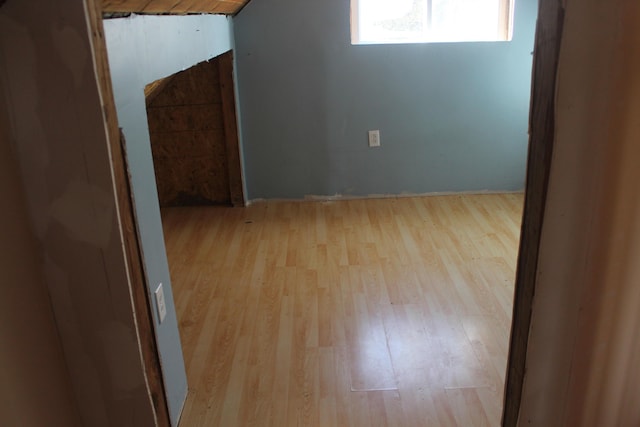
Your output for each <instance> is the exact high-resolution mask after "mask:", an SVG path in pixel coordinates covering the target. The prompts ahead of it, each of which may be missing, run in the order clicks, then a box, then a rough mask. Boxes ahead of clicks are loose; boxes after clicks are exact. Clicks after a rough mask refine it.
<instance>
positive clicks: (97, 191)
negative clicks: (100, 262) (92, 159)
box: [49, 181, 113, 248]
mask: <svg viewBox="0 0 640 427" xmlns="http://www.w3.org/2000/svg"><path fill="white" fill-rule="evenodd" d="M49 213H50V216H51V218H52V219H54V220H55V221H57V222H58V223H60V224H61V225H62V226H63V227H64V228H65V229H66V230H67V231H68V232H69V234H70V235H71V236H72V237H73V238H74V239H76V240H78V241H81V242H86V243H89V244H90V245H93V246H97V247H99V248H106V246H107V244H108V243H109V238H110V236H111V225H112V219H113V199H112V198H111V197H110V196H109V194H108V193H107V192H105V191H104V190H102V189H101V188H98V187H96V186H93V185H91V184H87V183H85V182H79V181H74V182H71V183H70V184H69V186H68V187H67V190H66V191H65V192H64V194H62V196H60V197H59V198H57V199H56V200H54V201H53V203H52V204H51V207H50V210H49Z"/></svg>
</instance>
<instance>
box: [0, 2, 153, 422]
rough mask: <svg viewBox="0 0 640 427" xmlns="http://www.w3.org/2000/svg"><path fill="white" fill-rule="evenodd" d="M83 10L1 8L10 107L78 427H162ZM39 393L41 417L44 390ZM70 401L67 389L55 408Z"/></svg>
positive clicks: (1, 52)
mask: <svg viewBox="0 0 640 427" xmlns="http://www.w3.org/2000/svg"><path fill="white" fill-rule="evenodd" d="M85 7H86V5H85V3H84V2H78V1H72V0H61V1H58V2H55V3H53V2H49V1H44V0H34V1H30V2H21V1H12V0H9V1H7V2H6V3H4V4H3V5H2V7H1V8H0V82H1V85H2V87H3V88H4V95H5V96H4V97H3V99H1V100H0V101H1V102H3V103H4V104H5V105H6V106H7V110H8V115H9V134H10V138H11V141H12V142H13V143H14V144H15V147H16V155H17V158H18V159H19V163H20V170H21V175H22V179H23V183H24V187H25V194H26V196H27V197H26V198H27V206H28V212H29V219H30V223H31V227H32V230H33V234H34V235H35V239H36V242H37V243H36V247H37V248H38V251H39V268H40V269H41V271H43V272H44V280H45V282H46V284H47V288H48V291H49V295H50V298H51V303H52V307H53V311H54V315H55V322H56V325H57V326H58V332H59V337H60V340H61V341H62V347H63V354H64V357H65V361H66V366H67V369H68V372H69V378H70V381H71V386H72V389H73V393H74V399H75V403H76V405H77V408H78V412H79V416H80V424H81V425H83V426H105V427H106V426H132V427H133V426H136V427H138V426H152V425H154V424H155V421H154V408H153V405H152V402H151V399H150V395H149V390H148V388H147V384H146V381H145V376H144V367H143V365H142V359H141V356H140V350H139V346H138V340H137V334H136V326H135V321H134V316H133V307H132V302H131V293H130V289H129V281H128V276H127V270H126V265H125V258H124V252H123V243H122V239H121V235H120V229H119V224H118V218H117V209H116V202H115V200H116V199H115V194H114V184H113V179H112V174H111V165H110V161H109V149H108V147H109V145H108V140H107V137H106V132H105V124H104V117H103V111H102V104H101V99H100V93H99V88H98V84H97V81H96V75H95V70H94V63H93V52H92V46H91V39H90V32H89V29H88V27H87V25H88V24H87V16H86V9H85ZM87 7H93V4H92V3H91V2H89V6H87ZM4 236H5V235H4V234H3V238H4ZM16 237H20V238H25V237H26V236H24V235H22V236H16ZM27 256H28V254H27ZM31 261H34V260H31ZM25 262H30V261H29V259H28V258H27V259H25ZM35 272H37V269H36V271H35ZM27 285H28V284H25V286H27ZM3 286H4V284H3ZM20 308H23V307H20ZM40 314H42V313H38V312H37V311H35V312H34V316H35V317H34V321H35V319H36V318H37V316H38V315H40ZM40 321H42V319H41V320H40ZM46 347H49V348H50V347H51V343H50V344H49V345H48V346H46ZM46 347H45V348H46ZM43 351H45V350H44V349H43ZM49 351H50V350H49ZM4 352H5V350H4V349H3V353H4ZM51 363H52V364H55V359H53V360H52V361H51ZM33 369H38V368H37V367H35V366H34V367H33ZM36 372H37V371H36ZM15 386H16V387H19V385H15ZM31 391H33V392H34V403H33V404H34V406H33V407H32V410H35V408H37V406H36V405H37V402H38V395H37V393H38V391H37V390H31ZM31 391H30V392H31ZM64 393H65V391H64V387H61V388H60V390H59V391H58V390H56V391H52V392H51V394H50V395H49V396H48V398H49V399H51V401H52V402H53V401H55V400H54V399H64ZM56 394H59V395H60V396H57V395H56ZM18 425H21V424H20V423H18ZM41 425H55V423H53V422H44V423H42V424H41ZM58 425H67V424H65V423H61V424H58Z"/></svg>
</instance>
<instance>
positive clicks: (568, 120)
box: [519, 0, 640, 426]
mask: <svg viewBox="0 0 640 427" xmlns="http://www.w3.org/2000/svg"><path fill="white" fill-rule="evenodd" d="M638 19H640V7H639V5H638V4H637V2H631V1H624V0H614V1H611V2H607V3H606V4H605V3H601V2H600V3H599V2H568V3H567V9H566V16H565V26H564V34H563V41H562V48H561V54H560V66H559V74H558V88H557V100H556V111H557V118H556V141H555V148H554V154H553V159H552V167H551V174H550V180H549V191H548V200H547V205H546V211H545V222H544V225H543V228H542V239H541V248H540V249H541V250H540V259H539V262H538V277H537V283H536V295H535V298H534V304H533V311H532V323H531V330H530V337H529V345H528V353H527V363H526V377H525V386H524V389H523V401H522V406H521V410H520V417H519V425H523V426H525V425H526V426H550V425H567V426H605V425H606V426H613V425H621V426H622V425H624V426H627V425H628V426H631V425H640V407H638V405H637V398H638V396H639V395H640V368H639V366H640V365H638V357H640V334H639V332H640V331H639V327H638V325H640V311H639V310H638V306H639V305H640V287H639V286H638V283H640V282H639V281H640V264H638V257H639V256H640V216H639V213H640V193H639V192H638V183H639V182H640V168H638V164H640V146H639V145H638V140H639V139H640V123H639V122H638V119H637V118H638V117H639V116H640V78H639V77H638V76H640V59H639V58H640V30H638V27H637V25H635V23H636V22H637V20H638ZM594 28H598V30H597V31H594ZM605 34H606V36H604V35H605Z"/></svg>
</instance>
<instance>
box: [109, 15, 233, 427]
mask: <svg viewBox="0 0 640 427" xmlns="http://www.w3.org/2000/svg"><path fill="white" fill-rule="evenodd" d="M104 27H105V34H106V40H107V50H108V54H109V65H110V69H111V78H112V81H113V93H114V97H115V102H116V109H117V113H118V122H119V124H120V126H121V127H122V128H123V131H124V135H125V138H126V141H127V158H128V161H129V168H130V172H131V184H132V190H133V196H134V199H135V209H136V217H137V221H138V227H139V232H140V242H141V245H142V253H143V257H144V264H145V271H146V274H147V280H148V285H149V288H150V292H153V291H154V290H155V289H156V287H157V286H158V283H162V284H163V286H164V293H165V300H166V305H167V317H166V318H165V320H164V322H163V323H162V324H159V323H158V316H157V311H156V309H155V307H153V310H152V312H153V316H154V320H155V325H156V327H155V332H156V340H157V343H158V352H159V355H160V361H161V363H162V371H163V379H164V386H165V390H166V393H167V400H168V404H169V412H170V415H171V421H172V424H173V425H174V426H177V424H178V419H179V417H180V412H181V410H182V405H183V403H184V400H185V397H186V395H187V378H186V374H185V368H184V361H183V356H182V347H181V345H180V336H179V333H178V323H177V319H176V313H175V306H174V302H173V295H172V292H171V279H170V277H169V267H168V264H167V254H166V251H165V246H164V239H163V232H162V222H161V219H160V208H159V205H158V192H157V190H156V182H155V175H154V171H153V159H152V156H151V143H150V140H149V128H148V125H147V110H146V105H145V97H144V87H145V85H147V84H149V83H151V82H152V81H154V80H157V79H159V78H162V77H167V76H169V75H171V74H174V73H177V72H178V71H181V70H184V69H187V68H189V67H191V66H192V65H195V64H197V63H198V62H201V61H204V60H207V59H210V58H213V57H214V56H217V55H219V54H221V53H224V52H226V51H228V50H229V49H231V47H232V44H233V43H232V40H233V35H232V26H231V21H230V19H229V18H226V17H223V16H213V15H199V16H135V15H134V16H132V17H131V18H127V19H112V20H107V21H105V22H104Z"/></svg>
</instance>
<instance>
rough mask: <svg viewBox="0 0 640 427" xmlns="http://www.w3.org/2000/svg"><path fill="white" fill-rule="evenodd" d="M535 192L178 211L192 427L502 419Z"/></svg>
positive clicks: (171, 221)
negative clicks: (524, 214)
mask: <svg viewBox="0 0 640 427" xmlns="http://www.w3.org/2000/svg"><path fill="white" fill-rule="evenodd" d="M522 202H523V196H522V195H521V194H506V195H474V196H468V195H465V196H442V197H421V198H418V197H416V198H398V199H380V200H355V201H337V202H264V203H257V204H254V205H252V206H250V207H248V208H245V209H242V208H235V209H234V208H216V207H210V208H171V209H166V210H163V221H164V229H165V239H166V243H167V252H168V257H169V263H170V266H171V276H172V280H173V289H174V296H175V299H176V306H177V312H178V319H179V323H180V333H181V337H182V344H183V349H184V355H185V362H186V367H187V373H188V381H189V396H188V399H187V402H186V405H185V408H184V412H183V415H182V421H181V424H180V426H181V427H191V426H224V427H232V426H274V427H284V426H323V427H324V426H358V427H360V426H362V427H364V426H367V427H368V426H456V425H457V426H465V427H467V426H483V425H484V426H498V425H499V423H500V415H501V407H502V389H503V382H504V373H505V367H506V358H507V345H508V336H509V330H510V322H511V305H512V294H513V280H514V275H515V272H514V267H515V262H516V254H517V245H518V237H519V226H520V218H521V211H522Z"/></svg>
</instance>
